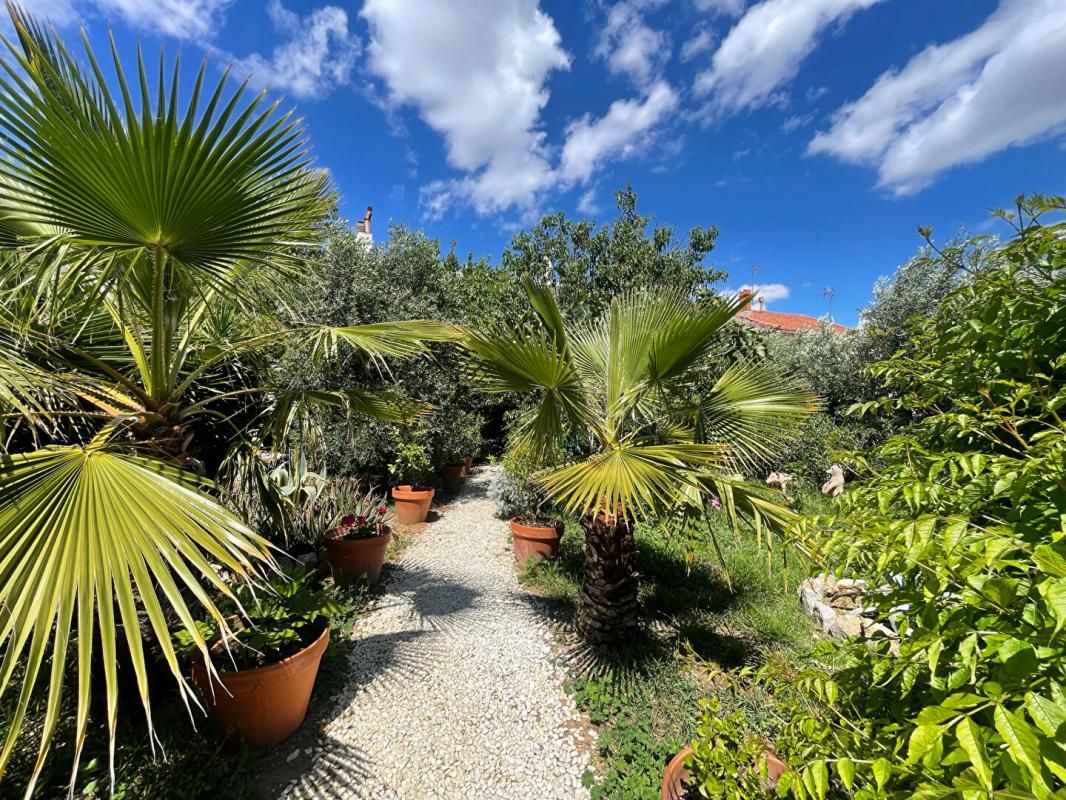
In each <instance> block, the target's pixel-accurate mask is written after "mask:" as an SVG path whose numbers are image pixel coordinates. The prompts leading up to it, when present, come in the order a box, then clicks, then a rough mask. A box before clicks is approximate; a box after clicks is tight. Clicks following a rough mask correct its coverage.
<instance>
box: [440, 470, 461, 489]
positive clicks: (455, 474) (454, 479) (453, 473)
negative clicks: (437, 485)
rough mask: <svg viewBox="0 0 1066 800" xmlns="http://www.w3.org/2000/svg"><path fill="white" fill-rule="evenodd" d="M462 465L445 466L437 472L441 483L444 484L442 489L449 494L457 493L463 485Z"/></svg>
mask: <svg viewBox="0 0 1066 800" xmlns="http://www.w3.org/2000/svg"><path fill="white" fill-rule="evenodd" d="M464 474H465V473H464V472H463V465H462V464H445V465H444V466H443V467H441V468H440V470H439V475H440V479H441V483H443V484H444V488H445V489H447V490H448V491H449V492H457V491H459V488H460V487H461V486H462V485H463V475H464Z"/></svg>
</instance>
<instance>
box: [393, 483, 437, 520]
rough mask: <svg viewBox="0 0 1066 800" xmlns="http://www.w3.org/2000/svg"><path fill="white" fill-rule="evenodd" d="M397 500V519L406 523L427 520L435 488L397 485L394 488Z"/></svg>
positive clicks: (394, 498) (394, 496)
mask: <svg viewBox="0 0 1066 800" xmlns="http://www.w3.org/2000/svg"><path fill="white" fill-rule="evenodd" d="M392 499H393V500H394V501H395V502H396V521H397V522H402V523H403V524H404V525H416V524H418V523H419V522H425V521H426V517H427V516H428V515H429V504H430V503H432V502H433V489H431V488H430V487H428V486H397V487H396V488H395V489H393V490H392Z"/></svg>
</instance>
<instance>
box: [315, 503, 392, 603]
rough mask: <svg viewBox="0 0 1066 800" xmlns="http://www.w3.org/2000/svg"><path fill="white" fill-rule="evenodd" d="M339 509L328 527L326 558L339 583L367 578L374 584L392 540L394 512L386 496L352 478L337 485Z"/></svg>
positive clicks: (337, 504)
mask: <svg viewBox="0 0 1066 800" xmlns="http://www.w3.org/2000/svg"><path fill="white" fill-rule="evenodd" d="M333 502H334V504H335V506H336V507H337V509H338V510H339V513H338V514H337V516H335V517H334V519H333V522H332V524H331V525H330V527H329V529H328V530H327V531H326V535H325V545H326V558H327V560H328V561H329V564H330V567H332V569H333V577H334V580H336V581H337V582H338V583H347V582H350V581H353V580H359V579H361V578H366V581H367V584H368V585H370V586H373V585H374V584H375V583H377V582H378V579H379V578H380V577H381V568H382V566H383V565H384V564H385V551H386V550H388V548H389V542H391V541H392V530H391V529H390V528H389V522H390V521H391V520H392V517H393V514H391V513H390V512H389V507H388V506H387V505H386V503H385V497H384V496H383V495H380V494H378V493H377V492H375V491H374V490H373V489H371V490H370V491H368V492H366V493H365V494H364V493H363V492H361V491H359V489H358V485H357V484H355V483H352V482H344V483H338V484H337V485H336V488H335V489H334V500H333Z"/></svg>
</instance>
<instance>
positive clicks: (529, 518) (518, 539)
mask: <svg viewBox="0 0 1066 800" xmlns="http://www.w3.org/2000/svg"><path fill="white" fill-rule="evenodd" d="M535 473H536V469H535V468H534V467H533V465H532V464H531V463H530V462H529V461H528V460H525V459H521V458H518V457H517V456H515V455H514V454H511V453H509V454H508V455H507V456H505V457H504V459H503V472H502V473H501V475H500V477H499V480H498V481H497V482H496V483H495V485H494V486H493V490H492V493H493V496H494V499H495V500H496V503H497V513H500V512H502V513H503V515H506V516H507V517H510V520H511V536H512V538H513V539H514V555H515V560H516V561H517V562H518V563H519V564H526V563H529V561H530V560H531V559H532V560H533V561H534V562H540V561H541V559H543V558H550V557H552V556H555V555H556V554H557V553H558V552H559V543H560V542H561V541H562V539H563V523H562V522H561V521H559V520H553V519H551V518H550V517H547V516H545V514H544V508H545V506H546V505H547V500H548V498H547V495H545V494H544V492H542V491H541V490H540V487H539V486H538V485H537V483H536V480H535V478H534V474H535Z"/></svg>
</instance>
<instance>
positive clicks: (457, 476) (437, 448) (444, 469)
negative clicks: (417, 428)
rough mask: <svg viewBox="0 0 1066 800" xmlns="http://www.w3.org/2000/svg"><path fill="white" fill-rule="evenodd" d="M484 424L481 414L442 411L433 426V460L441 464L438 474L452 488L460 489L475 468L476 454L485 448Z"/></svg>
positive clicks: (452, 410)
mask: <svg viewBox="0 0 1066 800" xmlns="http://www.w3.org/2000/svg"><path fill="white" fill-rule="evenodd" d="M481 426H482V419H481V417H480V416H478V415H477V414H475V413H473V412H470V411H458V410H455V409H450V410H448V411H447V412H443V411H442V412H439V414H438V421H437V424H436V425H434V426H433V436H432V445H433V447H432V450H433V459H434V463H436V464H438V465H440V468H439V470H438V474H439V475H440V478H441V482H442V483H443V484H444V488H445V489H447V490H448V491H453V492H454V491H456V490H458V489H459V487H460V486H462V478H464V477H465V476H466V475H468V474H469V473H470V471H471V469H472V468H473V464H474V454H475V453H478V452H480V450H481V444H482V438H481Z"/></svg>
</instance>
